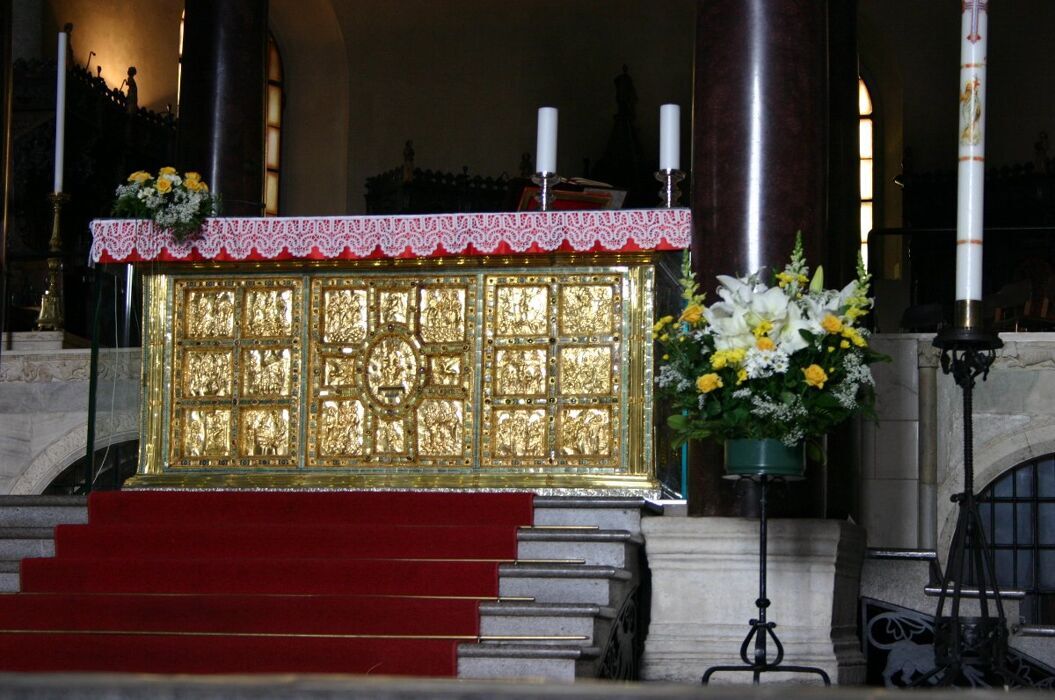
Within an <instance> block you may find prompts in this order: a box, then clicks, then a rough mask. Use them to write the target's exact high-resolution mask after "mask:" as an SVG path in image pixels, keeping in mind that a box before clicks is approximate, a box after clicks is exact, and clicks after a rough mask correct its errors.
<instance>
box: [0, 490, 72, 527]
mask: <svg viewBox="0 0 1055 700" xmlns="http://www.w3.org/2000/svg"><path fill="white" fill-rule="evenodd" d="M86 522H88V500H87V498H86V497H85V496H0V528H9V527H55V526H56V525H59V524H62V523H71V524H83V523H86Z"/></svg>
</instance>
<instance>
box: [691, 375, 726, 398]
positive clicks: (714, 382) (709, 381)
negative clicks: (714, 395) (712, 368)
mask: <svg viewBox="0 0 1055 700" xmlns="http://www.w3.org/2000/svg"><path fill="white" fill-rule="evenodd" d="M721 387H722V378H721V377H719V376H718V375H717V374H715V373H714V372H710V373H709V374H705V375H703V376H702V377H699V378H697V379H696V390H697V391H699V392H700V393H701V394H709V393H711V392H712V391H714V390H715V389H719V388H721Z"/></svg>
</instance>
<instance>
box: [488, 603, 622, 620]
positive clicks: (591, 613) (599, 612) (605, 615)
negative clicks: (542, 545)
mask: <svg viewBox="0 0 1055 700" xmlns="http://www.w3.org/2000/svg"><path fill="white" fill-rule="evenodd" d="M479 610H480V616H481V617H483V616H484V615H491V616H496V617H498V616H502V617H594V618H602V619H609V620H610V619H614V618H615V612H616V611H615V608H613V607H610V606H607V605H596V604H593V603H534V602H532V603H528V602H512V601H499V602H490V601H488V602H482V603H480V607H479Z"/></svg>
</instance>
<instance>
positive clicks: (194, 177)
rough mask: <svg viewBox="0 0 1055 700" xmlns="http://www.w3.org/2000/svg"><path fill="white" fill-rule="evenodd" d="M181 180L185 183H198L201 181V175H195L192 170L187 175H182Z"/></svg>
mask: <svg viewBox="0 0 1055 700" xmlns="http://www.w3.org/2000/svg"><path fill="white" fill-rule="evenodd" d="M183 179H184V180H186V181H187V182H198V181H199V180H201V173H196V172H194V171H193V170H192V171H190V172H189V173H183Z"/></svg>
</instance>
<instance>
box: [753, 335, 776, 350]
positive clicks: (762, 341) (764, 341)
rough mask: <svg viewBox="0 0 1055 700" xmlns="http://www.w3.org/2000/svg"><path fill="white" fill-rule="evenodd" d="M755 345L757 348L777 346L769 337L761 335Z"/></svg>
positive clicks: (771, 348) (764, 348)
mask: <svg viewBox="0 0 1055 700" xmlns="http://www.w3.org/2000/svg"><path fill="white" fill-rule="evenodd" d="M755 347H757V348H758V349H759V350H773V349H774V348H776V347H777V344H776V343H774V342H773V340H772V339H771V338H767V337H765V336H762V337H761V338H759V339H758V342H757V343H755Z"/></svg>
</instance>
